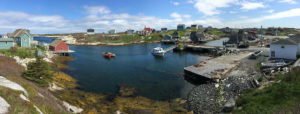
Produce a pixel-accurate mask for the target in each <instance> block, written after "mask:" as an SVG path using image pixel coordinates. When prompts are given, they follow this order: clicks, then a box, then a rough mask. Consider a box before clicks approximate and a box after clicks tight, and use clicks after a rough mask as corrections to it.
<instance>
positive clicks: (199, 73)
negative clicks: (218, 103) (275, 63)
mask: <svg viewBox="0 0 300 114" xmlns="http://www.w3.org/2000/svg"><path fill="white" fill-rule="evenodd" d="M251 54H252V52H240V53H238V54H232V55H223V56H220V57H217V58H211V59H207V60H204V61H200V63H199V64H196V65H193V66H188V67H185V68H184V73H185V77H187V78H189V79H192V80H201V81H211V80H213V79H221V78H222V76H223V75H225V74H226V73H227V72H228V71H230V70H231V69H233V68H234V67H236V66H237V65H238V64H239V61H240V60H241V59H243V58H246V57H248V56H250V55H251Z"/></svg>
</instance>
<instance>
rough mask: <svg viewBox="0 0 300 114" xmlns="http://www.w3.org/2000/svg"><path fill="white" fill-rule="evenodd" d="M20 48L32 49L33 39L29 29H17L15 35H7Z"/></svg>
mask: <svg viewBox="0 0 300 114" xmlns="http://www.w3.org/2000/svg"><path fill="white" fill-rule="evenodd" d="M7 36H8V37H9V38H12V39H13V40H14V42H15V43H16V44H17V45H19V46H20V47H31V43H32V41H33V37H32V35H31V34H30V31H29V30H27V29H17V30H15V31H14V32H13V33H10V34H8V35H7Z"/></svg>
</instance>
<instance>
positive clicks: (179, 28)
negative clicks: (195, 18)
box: [177, 24, 185, 30]
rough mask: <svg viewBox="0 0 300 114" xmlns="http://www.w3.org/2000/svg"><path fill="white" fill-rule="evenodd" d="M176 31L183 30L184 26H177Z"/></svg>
mask: <svg viewBox="0 0 300 114" xmlns="http://www.w3.org/2000/svg"><path fill="white" fill-rule="evenodd" d="M177 30H185V24H178V25H177Z"/></svg>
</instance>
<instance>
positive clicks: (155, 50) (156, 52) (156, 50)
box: [152, 47, 165, 56]
mask: <svg viewBox="0 0 300 114" xmlns="http://www.w3.org/2000/svg"><path fill="white" fill-rule="evenodd" d="M152 54H153V55H155V56H164V55H165V51H164V49H163V48H161V47H156V48H153V50H152Z"/></svg>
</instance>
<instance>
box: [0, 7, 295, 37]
mask: <svg viewBox="0 0 300 114" xmlns="http://www.w3.org/2000/svg"><path fill="white" fill-rule="evenodd" d="M219 6H220V5H219ZM85 11H86V12H87V13H86V14H88V15H86V16H85V17H82V18H79V19H66V18H65V17H64V16H61V15H35V14H30V13H25V12H16V11H0V32H1V33H9V32H13V31H14V30H15V29H17V28H27V29H30V30H31V32H32V33H74V32H85V31H86V29H87V28H94V29H95V30H96V32H107V31H108V30H110V29H116V30H117V31H125V30H127V29H134V30H141V29H143V27H145V26H148V27H151V28H155V29H160V28H161V27H168V28H176V25H177V24H180V23H183V24H186V25H190V24H202V25H204V26H214V27H226V26H229V27H233V26H242V25H243V26H244V27H245V26H246V25H248V26H254V25H255V24H258V23H260V22H262V21H266V20H273V19H281V18H289V17H296V16H300V8H296V9H291V10H288V11H283V12H278V13H271V14H269V15H267V16H262V17H259V18H249V17H248V18H246V17H245V16H244V17H243V16H241V17H240V18H239V17H238V16H237V18H236V19H237V21H230V22H228V21H227V22H226V21H223V20H222V19H220V18H218V17H203V18H200V19H199V18H198V19H192V18H191V15H189V14H179V13H177V12H173V13H171V14H170V17H171V18H170V19H167V18H160V17H155V16H146V15H130V14H127V13H121V14H114V13H101V14H100V13H99V12H97V13H96V14H95V13H89V12H90V10H89V9H86V10H85ZM233 18H234V17H233ZM241 18H242V19H241ZM297 26H299V25H297Z"/></svg>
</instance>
